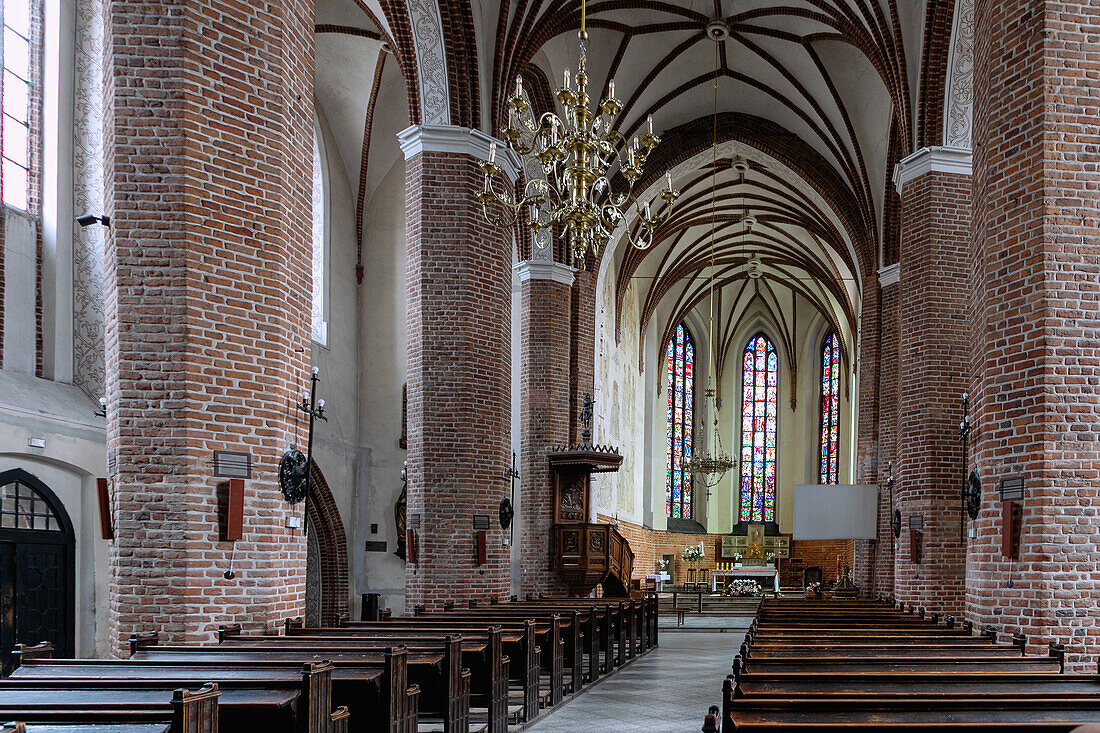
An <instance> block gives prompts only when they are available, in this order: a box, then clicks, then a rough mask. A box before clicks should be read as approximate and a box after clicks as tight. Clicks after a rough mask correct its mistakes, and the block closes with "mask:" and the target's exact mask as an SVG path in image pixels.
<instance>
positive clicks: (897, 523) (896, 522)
mask: <svg viewBox="0 0 1100 733" xmlns="http://www.w3.org/2000/svg"><path fill="white" fill-rule="evenodd" d="M890 524H891V525H893V526H892V527H891V529H893V531H894V539H895V540H896V539H897V538H898V537H901V509H895V510H894V518H893V520H892V521H891V522H890Z"/></svg>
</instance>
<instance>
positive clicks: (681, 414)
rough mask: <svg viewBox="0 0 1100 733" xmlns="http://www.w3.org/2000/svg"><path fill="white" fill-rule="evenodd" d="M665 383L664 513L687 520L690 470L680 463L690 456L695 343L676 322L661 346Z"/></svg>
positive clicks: (693, 414)
mask: <svg viewBox="0 0 1100 733" xmlns="http://www.w3.org/2000/svg"><path fill="white" fill-rule="evenodd" d="M665 377H666V379H667V382H668V405H667V409H668V412H667V415H666V427H667V431H668V435H667V448H668V451H667V453H666V455H665V473H666V481H665V516H668V517H672V518H674V519H691V472H690V471H687V470H685V468H684V464H686V463H687V461H688V459H689V458H691V437H692V430H693V428H694V424H695V423H694V418H695V342H694V341H693V340H692V338H691V334H690V333H689V332H688V330H687V329H686V328H685V327H684V324H682V323H681V324H680V325H678V326H677V327H676V334H675V335H674V336H673V337H672V339H671V340H670V341H669V342H668V346H666V347H665Z"/></svg>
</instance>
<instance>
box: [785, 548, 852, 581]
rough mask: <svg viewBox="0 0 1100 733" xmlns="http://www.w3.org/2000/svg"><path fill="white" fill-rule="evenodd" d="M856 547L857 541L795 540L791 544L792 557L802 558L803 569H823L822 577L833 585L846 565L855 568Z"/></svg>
mask: <svg viewBox="0 0 1100 733" xmlns="http://www.w3.org/2000/svg"><path fill="white" fill-rule="evenodd" d="M856 545H857V540H795V541H793V542H791V557H792V558H801V559H802V566H803V567H807V568H809V567H814V566H817V567H819V568H821V577H822V578H823V579H824V580H825V582H826V583H831V582H832V581H834V580H836V579H837V574H838V572H841V571H843V569H844V566H845V565H848V567H853V563H854V562H855V556H856ZM856 584H857V585H859V581H858V580H857V581H856ZM860 587H861V588H862V587H863V586H860Z"/></svg>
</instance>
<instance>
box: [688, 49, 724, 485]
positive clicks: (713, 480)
mask: <svg viewBox="0 0 1100 733" xmlns="http://www.w3.org/2000/svg"><path fill="white" fill-rule="evenodd" d="M710 36H711V38H713V39H714V129H713V136H714V137H713V144H712V147H711V177H710V196H711V198H710V292H709V294H708V297H709V300H710V328H709V329H708V331H707V342H708V348H707V357H708V361H709V362H710V369H709V370H708V372H707V390H706V403H707V405H708V409H709V410H710V412H709V413H708V414H713V415H714V440H713V441H712V442H711V444H710V447H709V449H708V450H704V451H702V452H697V453H692V455H691V458H689V459H688V460H687V462H686V463H685V464H684V468H686V469H687V470H688V471H691V474H692V476H693V477H694V478H695V479H697V480H699V481H701V482H702V483H703V484H704V485H705V486H706V487H707V488H708V489H710V488H713V487H714V486H717V485H718V482H719V481H721V480H722V477H723V476H725V475H726V474H727V473H728V472H729V471H730V469H732V468H733V457H732V456H730V454H729V453H727V452H726V451H724V450H723V449H722V436H721V434H720V433H719V430H718V403H717V401H716V400H715V397H714V395H715V392H714V385H713V380H714V362H715V359H714V277H715V262H714V250H715V235H716V230H717V216H716V214H715V202H716V200H717V197H718V71H719V55H718V50H719V49H718V44H719V42H721V40H722V37H721V36H720V35H719V34H716V33H713V32H712V33H710ZM708 495H709V493H708Z"/></svg>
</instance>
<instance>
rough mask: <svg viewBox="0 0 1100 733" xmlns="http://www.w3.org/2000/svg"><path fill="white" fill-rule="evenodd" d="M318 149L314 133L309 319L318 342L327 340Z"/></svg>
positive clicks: (322, 193) (322, 177) (323, 219)
mask: <svg viewBox="0 0 1100 733" xmlns="http://www.w3.org/2000/svg"><path fill="white" fill-rule="evenodd" d="M323 161H324V156H323V155H322V149H321V134H320V132H319V131H318V132H315V133H314V135H313V311H312V314H311V319H310V331H311V334H312V336H313V340H314V341H316V342H317V343H319V344H325V343H327V342H328V318H327V316H328V313H327V309H326V307H325V298H326V292H325V286H326V285H327V278H326V276H327V274H328V273H327V268H326V267H325V264H326V263H325V260H326V257H325V255H326V249H327V245H326V243H327V237H328V233H327V232H326V231H325V223H326V217H325V214H326V210H325V169H324V162H323Z"/></svg>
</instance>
